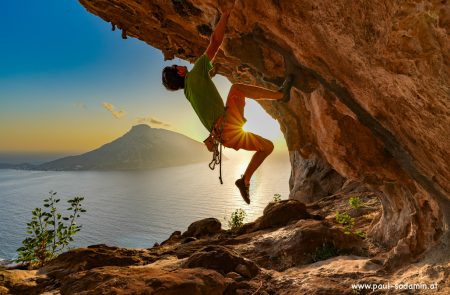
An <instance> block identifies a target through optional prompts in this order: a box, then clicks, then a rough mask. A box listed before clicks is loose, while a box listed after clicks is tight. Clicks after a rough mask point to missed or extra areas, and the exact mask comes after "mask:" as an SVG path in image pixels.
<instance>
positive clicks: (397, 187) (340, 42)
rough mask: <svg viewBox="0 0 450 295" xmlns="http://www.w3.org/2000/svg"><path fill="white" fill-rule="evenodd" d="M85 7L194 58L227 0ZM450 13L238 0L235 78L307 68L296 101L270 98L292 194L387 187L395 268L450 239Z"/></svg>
mask: <svg viewBox="0 0 450 295" xmlns="http://www.w3.org/2000/svg"><path fill="white" fill-rule="evenodd" d="M80 3H81V4H82V5H84V6H85V7H86V8H87V9H88V11H90V12H91V13H93V14H96V15H98V16H100V17H101V18H103V19H104V20H105V21H108V22H111V23H112V25H113V27H118V28H119V29H122V33H123V34H122V35H123V36H124V37H126V36H131V37H136V38H139V39H141V40H143V41H145V42H147V43H148V44H150V45H152V46H154V47H156V48H159V49H161V50H162V52H163V54H164V58H165V59H172V58H174V57H179V58H183V59H186V60H189V61H191V62H193V61H194V60H195V59H196V57H198V56H200V55H201V54H202V53H203V52H204V50H205V48H206V47H207V45H208V37H209V34H211V32H212V28H213V27H214V26H215V24H216V22H217V20H218V18H219V16H220V10H219V8H218V7H219V3H218V1H217V0H198V1H189V0H181V1H178V0H177V1H175V0H171V1H162V0H155V1H140V0H95V1H94V0H80ZM449 19H450V9H449V3H448V1H447V0H439V1H438V0H402V1H390V0H389V1H388V0H376V1H349V0H338V1H333V2H332V3H331V2H330V1H325V0H301V1H300V0H295V1H269V0H265V1H256V0H248V1H239V0H238V1H237V3H236V7H235V9H234V11H233V13H232V15H231V17H230V20H229V25H228V32H227V35H226V40H225V42H224V44H223V46H222V50H221V51H220V53H219V54H218V56H217V58H216V70H217V72H218V73H219V74H222V75H225V76H226V77H228V78H229V79H230V81H232V82H242V83H250V84H256V85H260V86H266V87H272V88H275V87H277V86H279V85H280V84H281V82H282V81H283V78H284V75H285V73H286V72H293V73H295V74H296V76H297V78H296V81H295V86H294V90H293V99H291V101H290V102H289V104H287V105H286V104H280V103H276V102H261V105H262V106H263V107H264V108H265V109H266V110H267V112H268V113H269V114H270V115H272V116H273V117H274V118H275V119H277V120H278V122H279V123H280V127H281V130H282V131H283V133H284V135H285V138H286V141H287V144H288V147H289V149H290V155H291V163H292V177H291V182H290V186H291V197H292V198H298V199H301V200H303V201H308V202H310V201H316V200H317V199H318V198H321V197H325V196H328V195H332V194H336V193H339V191H340V189H341V188H342V187H341V186H342V184H344V183H345V182H346V181H347V180H351V181H353V180H358V181H359V182H360V183H361V184H362V185H363V186H365V187H368V188H370V189H372V190H373V191H379V192H381V193H380V194H379V197H380V199H381V203H382V206H383V214H382V216H381V218H379V220H378V221H377V222H376V223H374V224H373V226H372V227H371V230H370V233H369V236H371V237H372V238H373V239H375V240H377V241H378V242H380V243H382V244H383V245H384V246H385V247H387V248H389V249H391V252H390V255H389V259H388V260H387V261H386V263H389V264H391V265H393V266H394V265H395V264H397V263H400V262H403V263H404V262H407V261H410V260H411V259H415V258H416V257H418V256H420V255H421V254H423V253H425V252H426V251H427V250H428V249H431V248H433V247H435V246H436V245H437V246H436V247H437V248H436V247H435V248H436V249H439V250H440V251H443V250H446V249H448V247H449V243H450V238H449V235H450V234H449V223H450V182H449V181H448V179H450V166H449V165H448V161H449V159H450V136H449V135H450V39H449V32H450V21H449ZM444 252H445V251H444ZM447 253H448V251H447Z"/></svg>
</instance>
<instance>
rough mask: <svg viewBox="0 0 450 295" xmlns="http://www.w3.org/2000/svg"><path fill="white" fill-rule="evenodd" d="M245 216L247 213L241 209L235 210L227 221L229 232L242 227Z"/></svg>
mask: <svg viewBox="0 0 450 295" xmlns="http://www.w3.org/2000/svg"><path fill="white" fill-rule="evenodd" d="M245 216H247V213H245V211H244V210H243V209H236V210H235V211H234V212H233V213H231V217H230V219H229V220H228V227H229V228H230V229H231V230H235V229H238V228H240V227H242V226H243V225H244V219H245Z"/></svg>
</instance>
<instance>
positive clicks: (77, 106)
mask: <svg viewBox="0 0 450 295" xmlns="http://www.w3.org/2000/svg"><path fill="white" fill-rule="evenodd" d="M74 106H75V107H76V108H77V109H80V110H87V106H86V105H85V104H84V103H82V102H81V101H77V102H75V103H74Z"/></svg>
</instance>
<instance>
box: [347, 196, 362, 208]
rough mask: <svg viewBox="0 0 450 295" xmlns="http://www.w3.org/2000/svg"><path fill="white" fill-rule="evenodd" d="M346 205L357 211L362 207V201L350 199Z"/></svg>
mask: <svg viewBox="0 0 450 295" xmlns="http://www.w3.org/2000/svg"><path fill="white" fill-rule="evenodd" d="M348 203H349V204H350V207H352V208H353V209H358V208H360V207H361V206H362V201H361V199H360V198H359V197H350V199H349V200H348Z"/></svg>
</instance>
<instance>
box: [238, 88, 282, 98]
mask: <svg viewBox="0 0 450 295" xmlns="http://www.w3.org/2000/svg"><path fill="white" fill-rule="evenodd" d="M233 88H234V89H235V90H237V91H239V92H240V93H242V94H243V95H244V97H248V98H252V99H255V100H280V99H282V98H283V92H282V91H273V90H269V89H266V88H262V87H258V86H251V85H245V84H233V86H231V90H230V91H233Z"/></svg>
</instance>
